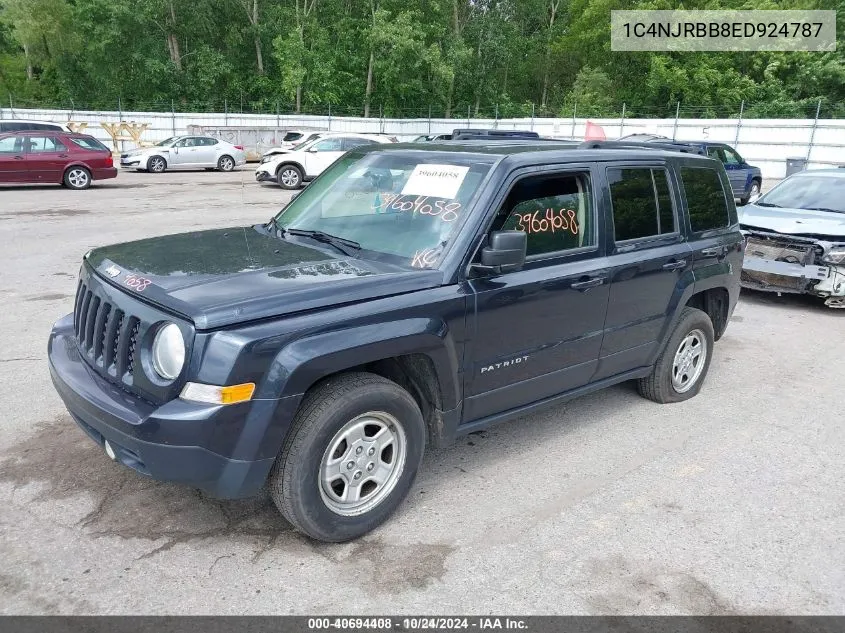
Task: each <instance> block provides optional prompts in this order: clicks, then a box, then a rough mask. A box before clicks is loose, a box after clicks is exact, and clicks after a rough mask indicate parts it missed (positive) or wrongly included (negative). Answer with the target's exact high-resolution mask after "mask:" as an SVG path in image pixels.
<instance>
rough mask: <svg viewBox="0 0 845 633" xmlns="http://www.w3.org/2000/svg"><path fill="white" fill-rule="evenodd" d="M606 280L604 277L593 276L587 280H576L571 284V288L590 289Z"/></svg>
mask: <svg viewBox="0 0 845 633" xmlns="http://www.w3.org/2000/svg"><path fill="white" fill-rule="evenodd" d="M604 280H605V278H604V277H593V278H591V279H587V280H585V281H576V282H575V283H574V284H572V285H571V286H570V288H572V289H573V290H589V289H590V288H595V287H596V286H601V285H602V284H603V283H604Z"/></svg>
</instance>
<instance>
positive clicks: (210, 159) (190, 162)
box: [120, 136, 246, 173]
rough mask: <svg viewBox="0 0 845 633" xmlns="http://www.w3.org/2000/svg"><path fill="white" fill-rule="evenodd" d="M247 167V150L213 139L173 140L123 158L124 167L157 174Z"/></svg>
mask: <svg viewBox="0 0 845 633" xmlns="http://www.w3.org/2000/svg"><path fill="white" fill-rule="evenodd" d="M245 163H246V153H245V152H244V148H243V147H241V146H240V145H232V144H231V143H228V142H226V141H222V140H220V139H218V138H214V137H213V136H173V137H171V138H169V139H166V140H164V141H161V142H160V143H156V144H155V145H153V146H152V147H143V148H139V149H134V150H131V151H129V152H124V153H122V154H121V155H120V166H121V167H126V168H129V169H137V170H138V171H151V172H155V173H161V172H163V171H165V170H167V169H199V168H205V169H219V170H220V171H232V170H233V169H234V168H235V167H236V166H238V165H243V164H245Z"/></svg>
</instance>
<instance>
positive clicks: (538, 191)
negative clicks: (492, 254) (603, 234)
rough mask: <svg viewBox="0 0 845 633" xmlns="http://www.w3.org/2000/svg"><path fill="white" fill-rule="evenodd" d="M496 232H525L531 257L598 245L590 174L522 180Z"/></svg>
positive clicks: (506, 206) (514, 190) (494, 227)
mask: <svg viewBox="0 0 845 633" xmlns="http://www.w3.org/2000/svg"><path fill="white" fill-rule="evenodd" d="M493 230H504V231H525V233H527V234H528V249H527V251H526V255H528V256H531V255H543V254H547V253H560V252H563V251H568V250H571V249H575V248H581V247H584V246H595V244H596V242H595V231H594V230H593V204H592V196H591V194H590V176H589V174H588V173H587V172H567V173H559V174H549V175H543V176H531V177H528V178H523V179H522V180H520V181H518V182H517V183H516V184H515V185H514V187H513V189H511V192H510V193H509V194H508V197H507V198H506V199H505V203H504V205H503V206H502V209H501V210H500V212H499V215H498V216H497V218H496V221H495V222H494V224H493Z"/></svg>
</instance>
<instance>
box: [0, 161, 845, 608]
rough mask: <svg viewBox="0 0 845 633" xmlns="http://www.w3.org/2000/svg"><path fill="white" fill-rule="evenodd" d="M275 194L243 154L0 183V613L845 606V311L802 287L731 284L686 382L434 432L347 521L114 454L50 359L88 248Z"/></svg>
mask: <svg viewBox="0 0 845 633" xmlns="http://www.w3.org/2000/svg"><path fill="white" fill-rule="evenodd" d="M287 198H288V194H286V193H284V192H282V191H281V190H279V189H277V188H274V187H262V186H259V185H257V184H255V183H254V182H253V181H252V173H251V170H250V169H248V168H247V169H243V170H239V171H235V172H233V173H230V174H219V173H206V172H198V173H166V174H162V175H149V174H135V173H121V174H120V176H119V178H118V179H117V180H115V181H110V182H105V183H102V184H99V183H98V184H97V185H96V186H95V187H94V188H92V189H91V190H89V191H85V192H71V191H67V190H64V189H61V188H58V187H18V188H9V187H6V188H0V232H2V241H3V243H4V244H6V246H5V247H4V248H3V249H2V252H0V271H2V273H0V274H2V279H3V283H2V285H0V299H2V305H3V310H2V311H0V331H3V332H5V333H6V336H5V337H4V345H3V348H2V350H0V385H2V387H0V389H2V403H3V407H2V410H3V414H2V425H0V505H2V508H3V509H2V512H0V529H2V535H3V536H2V540H0V560H2V561H3V562H2V565H0V613H7V614H9V613H74V614H93V613H113V614H124V613H195V614H198V613H227V614H241V613H280V614H284V613H300V614H302V613H328V612H333V613H350V614H352V613H356V614H357V613H400V612H402V613H410V612H416V613H430V614H431V613H472V614H484V613H492V612H495V613H514V614H528V613H577V614H646V613H649V614H670V613H694V614H733V613H742V614H751V613H754V614H773V613H791V614H798V613H807V614H810V613H814V614H842V613H843V612H845V595H843V591H842V588H843V586H845V572H844V571H843V570H845V565H843V564H842V563H843V560H845V520H843V516H845V511H843V510H845V507H843V506H845V504H843V485H842V482H843V477H845V466H843V464H845V442H843V440H842V437H843V435H842V380H843V374H845V355H843V353H842V352H843V343H842V341H843V340H845V312H836V311H831V310H828V309H826V308H824V307H822V305H821V303H820V302H818V301H815V300H810V299H805V298H800V297H788V296H787V297H781V298H778V297H776V296H774V295H765V294H757V293H749V292H745V293H743V295H742V298H741V300H740V303H739V306H738V307H737V309H736V312H735V314H734V316H733V318H732V322H731V324H730V327H729V328H728V331H727V334H726V335H725V337H724V338H723V339H722V341H721V342H720V343H719V344H718V345H717V347H716V352H715V358H714V360H713V363H712V366H711V368H710V374H709V377H708V379H707V383H706V385H705V387H704V389H703V390H702V392H701V394H700V395H699V396H698V397H696V398H694V399H692V400H691V401H689V402H686V403H682V404H677V405H664V406H661V405H657V404H654V403H652V402H648V401H646V400H644V399H642V398H640V397H639V396H638V395H637V394H636V391H635V390H634V389H633V388H632V387H631V386H630V385H621V386H618V387H615V388H612V389H609V390H606V391H604V392H602V393H598V394H594V395H591V396H587V397H583V398H580V399H578V400H575V401H572V402H570V403H568V404H566V405H564V406H559V407H556V408H554V409H551V410H548V411H546V412H543V413H540V414H537V415H531V416H527V417H525V418H523V419H520V420H517V421H514V422H511V423H508V424H504V425H501V426H498V427H494V428H492V429H490V430H488V431H484V432H481V433H477V434H474V435H471V436H469V437H466V438H464V439H463V440H462V441H460V442H459V443H458V444H456V445H455V446H453V447H450V448H448V449H442V450H436V451H431V452H430V453H429V454H428V455H427V457H426V459H425V463H424V465H423V468H422V471H421V473H420V476H419V478H418V479H417V482H416V484H415V486H414V488H413V489H412V491H411V494H410V496H409V498H408V500H407V502H406V503H405V504H404V505H403V506H402V507H401V508H400V510H399V512H398V513H397V514H396V515H395V516H394V517H393V519H392V520H390V521H389V522H388V523H387V524H385V525H384V526H383V527H381V528H380V529H378V530H377V531H375V532H373V533H372V534H370V535H368V536H367V537H365V538H363V539H361V540H359V541H357V542H354V543H348V544H344V545H327V544H320V543H315V542H313V541H310V540H308V539H306V538H304V537H301V536H299V535H297V534H296V533H294V532H293V531H292V530H291V528H290V527H289V526H288V525H287V524H286V523H285V522H284V521H283V520H282V519H281V517H280V516H279V515H278V514H277V513H276V511H275V510H274V508H273V506H272V504H271V502H270V501H269V499H267V498H266V497H260V498H256V499H251V500H246V501H237V502H221V501H216V500H213V499H209V498H206V497H204V496H203V495H201V494H199V493H197V492H195V491H193V490H191V489H188V488H183V487H179V486H174V485H168V484H161V483H157V482H154V481H150V480H148V479H144V478H142V477H141V476H139V475H137V474H135V473H134V472H132V471H129V470H127V469H125V468H123V467H121V466H119V465H116V464H114V463H112V462H110V461H109V460H108V459H107V458H106V457H105V456H104V455H103V454H102V453H101V452H100V450H99V449H98V448H97V447H96V446H95V445H94V443H93V442H91V441H90V440H89V439H88V438H87V437H86V436H84V434H83V433H82V431H80V430H79V429H78V428H77V427H76V426H75V425H74V424H73V423H72V422H71V420H70V418H69V417H68V415H67V413H66V412H65V410H64V408H63V406H62V404H61V402H60V401H59V398H58V396H57V395H56V394H55V392H54V391H53V388H52V386H51V384H50V379H49V375H48V370H47V363H46V359H45V355H46V350H45V348H46V342H47V335H48V332H49V330H50V326H51V324H52V322H53V321H54V320H55V319H57V318H59V317H60V316H62V315H64V314H65V313H67V312H69V311H70V310H71V304H72V301H73V293H74V290H75V284H76V281H75V277H76V273H77V270H78V268H79V263H80V258H81V256H82V254H83V253H85V251H86V250H87V249H89V248H91V247H94V246H97V245H102V244H108V243H112V242H117V241H127V240H131V239H136V238H141V237H148V236H153V235H161V234H166V233H171V232H178V231H185V230H189V229H195V228H205V227H209V228H210V227H224V226H232V225H239V224H245V223H254V222H258V221H263V220H266V219H267V218H268V217H269V216H270V214H271V213H272V212H273V211H275V210H276V209H278V208H279V207H280V206H281V205H282V204H283V203H284V201H286V200H287Z"/></svg>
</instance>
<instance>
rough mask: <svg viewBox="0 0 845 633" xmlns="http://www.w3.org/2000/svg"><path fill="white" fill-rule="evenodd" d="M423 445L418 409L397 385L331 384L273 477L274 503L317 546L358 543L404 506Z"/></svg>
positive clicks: (375, 381) (305, 410)
mask: <svg viewBox="0 0 845 633" xmlns="http://www.w3.org/2000/svg"><path fill="white" fill-rule="evenodd" d="M425 437H426V427H425V422H424V421H423V417H422V413H421V412H420V408H419V406H418V405H417V403H416V401H415V400H414V399H413V397H411V394H409V393H408V392H407V391H405V390H404V389H403V388H402V387H400V386H399V385H398V384H396V383H395V382H393V381H391V380H388V379H386V378H383V377H381V376H376V375H374V374H369V373H349V374H342V375H338V376H332V377H330V378H328V379H327V380H325V381H324V382H323V383H322V384H320V385H318V386H317V387H314V388H313V389H311V390H310V391H309V392H308V394H307V395H306V396H305V398H304V399H303V401H302V404H301V405H300V408H299V411H298V412H297V414H296V417H295V418H294V421H293V424H292V426H291V430H290V432H289V435H288V439H287V441H286V442H285V445H284V446H283V448H282V450H281V452H280V453H279V456H278V458H277V459H276V463H275V464H274V465H273V469H272V470H271V471H270V477H269V480H268V489H269V491H270V496H271V497H272V499H273V502H274V503H275V504H276V506H277V507H278V508H279V510H280V511H281V512H282V514H283V515H284V517H285V518H286V519H287V520H288V521H289V522H290V523H291V524H292V525H293V526H294V527H295V528H296V529H297V530H299V531H300V532H303V533H304V534H307V535H308V536H310V537H312V538H315V539H318V540H321V541H329V542H333V543H339V542H342V541H348V540H350V539H354V538H357V537H359V536H361V535H363V534H366V533H367V532H369V531H370V530H373V529H374V528H376V527H377V526H378V525H380V524H381V523H382V522H383V521H385V520H386V519H387V518H388V517H389V516H390V515H391V514H392V513H393V512H394V510H396V508H397V507H398V506H399V504H400V503H402V500H403V499H404V498H405V496H406V495H407V494H408V490H409V489H410V487H411V484H412V483H413V481H414V477H415V476H416V474H417V469H418V468H419V466H420V462H421V461H422V456H423V451H424V448H425Z"/></svg>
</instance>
